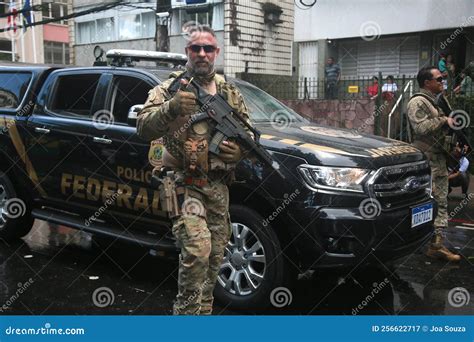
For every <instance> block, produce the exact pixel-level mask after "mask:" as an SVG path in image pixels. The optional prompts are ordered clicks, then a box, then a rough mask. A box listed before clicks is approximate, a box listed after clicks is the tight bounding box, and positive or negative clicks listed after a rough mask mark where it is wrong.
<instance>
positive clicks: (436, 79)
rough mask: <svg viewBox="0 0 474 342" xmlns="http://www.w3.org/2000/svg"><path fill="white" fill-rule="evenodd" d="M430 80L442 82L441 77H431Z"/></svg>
mask: <svg viewBox="0 0 474 342" xmlns="http://www.w3.org/2000/svg"><path fill="white" fill-rule="evenodd" d="M432 80H435V81H436V82H439V83H442V82H443V77H441V76H440V77H437V78H432Z"/></svg>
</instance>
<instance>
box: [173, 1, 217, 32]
mask: <svg viewBox="0 0 474 342" xmlns="http://www.w3.org/2000/svg"><path fill="white" fill-rule="evenodd" d="M188 22H196V23H199V24H201V25H209V26H211V27H212V29H213V30H216V31H220V30H223V29H224V2H220V3H215V4H214V5H213V6H212V7H207V6H201V8H200V9H198V10H196V12H195V13H193V12H190V11H189V9H188V10H186V9H185V8H180V9H175V10H173V12H172V17H171V30H170V31H171V35H180V34H181V33H182V32H181V31H182V27H183V25H184V24H186V23H188Z"/></svg>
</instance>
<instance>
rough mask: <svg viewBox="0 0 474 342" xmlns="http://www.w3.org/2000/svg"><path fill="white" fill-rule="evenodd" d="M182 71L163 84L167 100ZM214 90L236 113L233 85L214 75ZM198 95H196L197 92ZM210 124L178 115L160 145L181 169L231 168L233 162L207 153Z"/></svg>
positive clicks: (176, 86) (203, 170)
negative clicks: (180, 162) (181, 166)
mask: <svg viewBox="0 0 474 342" xmlns="http://www.w3.org/2000/svg"><path fill="white" fill-rule="evenodd" d="M185 73H186V72H184V71H180V72H175V73H172V74H171V75H170V77H171V78H173V80H172V81H171V82H169V84H168V85H166V84H164V86H165V87H164V89H165V90H166V91H167V94H164V95H165V98H166V100H170V99H171V98H172V97H173V96H174V94H175V93H176V92H177V91H178V90H179V89H180V88H179V85H180V80H181V79H182V78H183V77H184V76H185ZM214 80H215V82H216V88H217V93H219V94H221V95H222V96H223V97H224V98H225V99H226V100H227V102H228V103H229V104H230V105H231V107H232V108H234V109H235V110H236V111H237V112H238V111H239V108H238V107H237V104H238V98H237V97H238V94H239V93H238V91H237V89H236V88H235V86H234V85H232V84H231V83H227V82H226V80H225V78H224V77H223V76H221V75H217V74H216V75H215V77H214ZM196 95H197V94H196ZM212 133H213V132H211V127H210V125H209V123H208V122H207V121H201V122H198V123H192V121H191V116H190V115H187V116H181V115H178V116H177V117H176V120H175V121H173V123H172V124H171V125H170V129H169V133H168V134H166V135H165V136H163V145H164V147H165V148H166V150H167V151H168V152H169V153H170V154H171V155H172V156H173V157H174V158H175V159H177V160H178V161H182V162H183V170H187V171H189V172H191V173H195V174H197V175H200V174H202V173H207V172H208V171H209V170H212V171H214V170H222V171H231V170H233V169H234V168H235V165H236V164H235V163H224V162H222V161H221V160H220V159H219V158H217V157H215V156H213V155H211V156H209V152H208V146H209V141H210V139H211V138H212V136H211V134H212Z"/></svg>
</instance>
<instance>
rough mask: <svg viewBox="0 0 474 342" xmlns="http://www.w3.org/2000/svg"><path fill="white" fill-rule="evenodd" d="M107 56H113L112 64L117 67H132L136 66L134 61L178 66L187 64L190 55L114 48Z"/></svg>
mask: <svg viewBox="0 0 474 342" xmlns="http://www.w3.org/2000/svg"><path fill="white" fill-rule="evenodd" d="M105 56H106V57H107V58H111V59H112V62H111V63H110V64H111V65H112V66H116V67H122V66H127V67H131V66H134V64H133V63H134V62H140V61H153V62H158V63H167V64H172V65H173V67H175V68H176V67H179V66H183V65H185V64H186V62H187V61H188V57H187V56H186V55H184V54H181V53H171V52H160V51H146V50H127V49H112V50H109V51H107V53H106V54H105Z"/></svg>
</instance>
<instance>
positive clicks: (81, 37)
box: [77, 21, 97, 44]
mask: <svg viewBox="0 0 474 342" xmlns="http://www.w3.org/2000/svg"><path fill="white" fill-rule="evenodd" d="M95 32H96V30H95V21H88V22H85V23H78V24H77V42H78V44H89V43H92V42H96V41H97V40H96V34H95Z"/></svg>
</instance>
